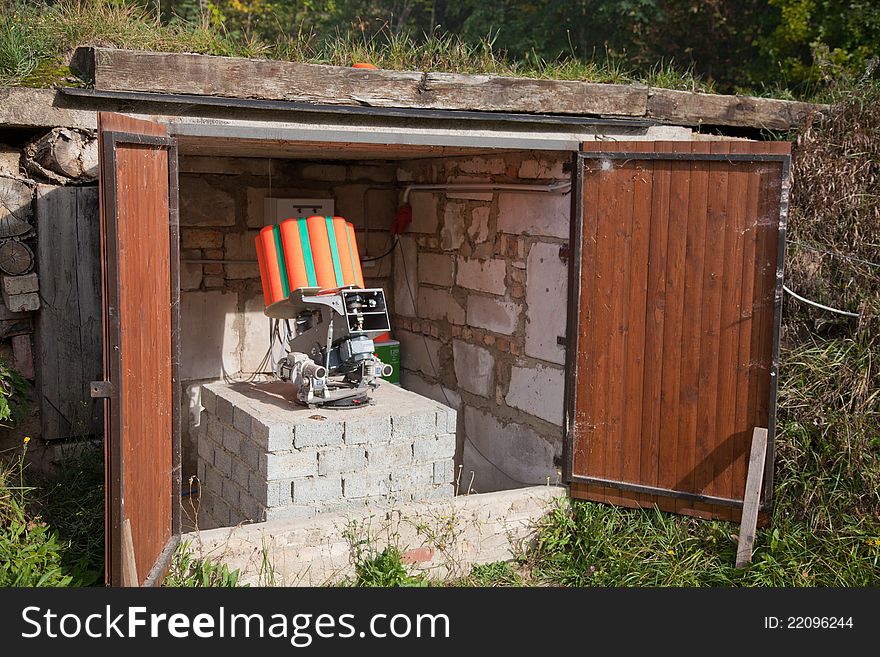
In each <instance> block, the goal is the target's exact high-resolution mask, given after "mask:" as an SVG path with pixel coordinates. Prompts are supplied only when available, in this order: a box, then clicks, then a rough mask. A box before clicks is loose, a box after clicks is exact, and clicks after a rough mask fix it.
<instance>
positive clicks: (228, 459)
mask: <svg viewBox="0 0 880 657" xmlns="http://www.w3.org/2000/svg"><path fill="white" fill-rule="evenodd" d="M214 467H215V468H217V470H218V471H220V472H222V473H223V474H224V475H226V476H229V475H231V474H232V455H231V454H230V453H229V452H227V451H226V450H225V449H222V448H220V447H215V448H214Z"/></svg>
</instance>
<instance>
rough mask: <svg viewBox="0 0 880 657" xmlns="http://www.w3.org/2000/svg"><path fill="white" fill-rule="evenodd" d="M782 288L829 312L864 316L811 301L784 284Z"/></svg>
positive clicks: (848, 315)
mask: <svg viewBox="0 0 880 657" xmlns="http://www.w3.org/2000/svg"><path fill="white" fill-rule="evenodd" d="M782 289H783V290H785V291H786V292H788V293H789V294H790V295H791V296H793V297H794V298H795V299H797V300H798V301H803V302H804V303H806V304H808V305H810V306H815V307H816V308H821V309H822V310H827V311H828V312H831V313H837V314H838V315H846V316H847V317H861V316H862V315H861V313H851V312H849V311H848V310H840V309H838V308H832V307H831V306H825V305H822V304H821V303H817V302H815V301H810V300H809V299H807V298H806V297H802V296H801V295H800V294H797V293H796V292H792V291H791V290H790V289H789V288H788V287H786V286H785V285H783V286H782Z"/></svg>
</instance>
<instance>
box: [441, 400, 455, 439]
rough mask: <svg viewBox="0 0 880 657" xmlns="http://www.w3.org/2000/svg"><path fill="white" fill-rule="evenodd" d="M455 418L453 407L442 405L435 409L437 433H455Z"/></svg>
mask: <svg viewBox="0 0 880 657" xmlns="http://www.w3.org/2000/svg"><path fill="white" fill-rule="evenodd" d="M457 420H458V414H457V413H456V412H455V409H453V408H447V407H445V406H444V407H443V408H441V409H440V410H439V411H437V433H455V429H456V421H457Z"/></svg>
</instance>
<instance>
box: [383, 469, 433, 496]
mask: <svg viewBox="0 0 880 657" xmlns="http://www.w3.org/2000/svg"><path fill="white" fill-rule="evenodd" d="M433 483H434V464H433V463H422V464H419V465H413V466H410V467H409V468H406V469H402V470H392V471H391V490H392V491H402V490H410V489H413V488H422V487H425V486H430V485H431V484H433Z"/></svg>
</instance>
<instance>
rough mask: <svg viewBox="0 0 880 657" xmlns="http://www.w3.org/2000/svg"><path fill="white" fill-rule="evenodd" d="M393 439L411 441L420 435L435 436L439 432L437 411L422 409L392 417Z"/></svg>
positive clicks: (395, 440)
mask: <svg viewBox="0 0 880 657" xmlns="http://www.w3.org/2000/svg"><path fill="white" fill-rule="evenodd" d="M391 428H392V432H391V439H392V440H393V441H394V442H401V441H409V440H412V439H413V438H417V437H419V436H433V435H435V434H436V432H437V413H436V411H420V412H418V413H408V414H406V415H395V416H393V417H392V418H391Z"/></svg>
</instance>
